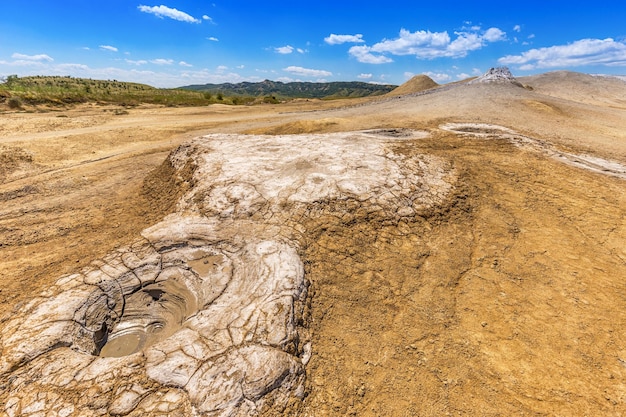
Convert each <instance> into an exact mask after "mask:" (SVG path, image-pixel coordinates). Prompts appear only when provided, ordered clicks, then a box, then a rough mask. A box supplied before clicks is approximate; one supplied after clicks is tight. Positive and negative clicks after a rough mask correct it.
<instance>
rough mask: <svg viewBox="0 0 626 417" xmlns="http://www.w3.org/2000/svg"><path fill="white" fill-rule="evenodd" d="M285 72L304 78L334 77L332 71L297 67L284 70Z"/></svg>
mask: <svg viewBox="0 0 626 417" xmlns="http://www.w3.org/2000/svg"><path fill="white" fill-rule="evenodd" d="M283 71H285V72H289V73H292V74H296V75H301V76H303V77H329V76H331V75H333V73H332V72H330V71H325V70H317V69H310V68H303V67H296V66H290V67H287V68H283Z"/></svg>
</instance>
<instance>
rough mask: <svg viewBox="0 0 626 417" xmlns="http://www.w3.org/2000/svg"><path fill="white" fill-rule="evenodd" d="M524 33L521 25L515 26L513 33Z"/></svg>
mask: <svg viewBox="0 0 626 417" xmlns="http://www.w3.org/2000/svg"><path fill="white" fill-rule="evenodd" d="M521 31H522V27H521V26H520V25H515V26H513V32H517V33H519V32H521Z"/></svg>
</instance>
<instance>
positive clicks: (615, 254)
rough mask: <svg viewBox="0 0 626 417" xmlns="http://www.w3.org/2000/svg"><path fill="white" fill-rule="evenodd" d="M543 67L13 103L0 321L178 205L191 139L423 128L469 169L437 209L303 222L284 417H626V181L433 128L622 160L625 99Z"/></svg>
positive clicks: (7, 119) (1, 146) (2, 224)
mask: <svg viewBox="0 0 626 417" xmlns="http://www.w3.org/2000/svg"><path fill="white" fill-rule="evenodd" d="M549 77H550V74H547V75H544V76H542V77H541V78H538V79H536V80H533V79H532V78H530V79H524V80H523V83H524V84H525V85H530V86H533V83H534V82H536V86H535V87H534V89H533V90H532V91H531V90H530V89H522V88H518V87H514V86H506V85H505V86H501V85H497V86H496V85H471V86H470V85H459V86H458V87H456V88H451V89H447V90H446V89H442V90H440V91H436V90H435V91H434V92H431V93H429V94H425V95H420V96H412V97H411V96H406V97H400V98H393V99H392V98H384V99H380V98H379V99H376V100H374V101H371V102H368V101H364V100H358V101H350V102H348V101H342V102H330V103H327V102H317V101H315V102H296V103H291V104H283V105H277V106H274V105H271V106H259V107H226V106H209V107H205V108H157V107H140V108H135V109H124V110H123V111H120V109H116V108H102V107H98V106H82V107H76V108H72V109H66V110H63V111H55V112H48V113H5V114H2V115H0V163H1V167H0V280H1V281H0V282H1V286H0V326H1V325H2V324H1V323H2V320H5V319H6V318H7V317H10V315H11V312H12V311H14V309H19V308H20V305H21V303H24V302H26V301H27V300H29V299H30V298H32V297H33V296H35V295H37V294H39V293H40V292H41V291H43V290H45V289H46V287H47V286H48V285H50V284H51V283H52V282H54V281H56V280H57V279H58V277H59V276H61V275H63V274H68V273H72V272H75V271H77V270H79V269H80V268H81V267H84V266H85V265H87V264H89V263H90V262H91V261H92V260H94V259H97V258H100V257H103V256H104V255H105V254H106V253H108V252H110V251H111V250H112V249H114V248H116V247H120V246H122V245H124V244H127V243H129V242H130V241H132V240H133V239H135V238H136V236H137V235H138V233H139V232H140V231H141V230H143V229H144V228H146V227H148V226H150V225H152V224H154V223H156V222H157V221H158V220H160V219H161V218H162V217H163V216H165V215H166V214H167V213H168V212H171V211H172V207H173V204H174V203H175V201H176V199H177V195H176V193H177V192H178V193H182V192H183V191H184V190H185V187H187V186H188V184H187V183H186V182H185V180H186V179H185V178H183V177H180V178H176V177H172V170H171V169H170V167H168V165H167V164H163V161H164V159H165V157H166V155H167V154H168V152H169V151H171V150H172V149H173V148H175V147H176V146H177V145H179V144H180V143H182V142H183V141H184V140H186V139H189V138H191V137H194V136H198V135H201V134H203V133H211V132H241V133H256V134H259V133H265V134H284V133H309V132H333V131H350V130H365V129H395V128H411V129H423V130H427V131H429V132H430V136H429V137H428V138H425V139H413V140H407V141H403V142H401V144H399V145H397V146H398V149H397V152H399V153H406V154H424V153H425V154H431V155H434V156H438V157H440V158H443V159H444V160H446V161H447V162H448V163H449V164H451V165H452V166H453V167H454V168H455V169H456V170H457V172H459V175H460V179H459V183H458V184H457V187H456V189H455V191H454V193H453V194H452V196H451V197H450V198H449V200H448V201H447V202H446V204H444V205H443V206H441V207H437V208H436V209H432V210H426V211H424V212H420V213H417V215H416V216H414V217H413V218H411V220H408V221H400V222H399V223H393V222H389V221H388V220H387V219H385V218H379V217H377V216H376V215H372V214H371V213H360V212H359V211H358V210H356V211H355V212H354V213H353V214H352V215H351V216H348V217H347V219H348V220H346V218H343V217H342V218H337V217H330V216H329V217H328V218H322V220H321V221H320V219H317V220H316V221H317V224H315V225H306V226H307V227H306V228H307V230H312V231H313V232H312V233H311V234H310V236H307V237H306V242H305V244H303V246H302V253H301V256H302V259H303V261H304V263H305V268H306V274H307V275H306V276H307V279H308V280H309V281H310V282H311V288H310V295H311V298H310V307H309V309H308V317H307V323H306V324H307V325H308V327H309V330H310V333H311V338H312V346H313V355H312V358H311V360H310V362H309V364H308V366H307V388H308V390H307V396H306V398H305V400H304V401H303V402H299V401H296V402H294V403H293V404H292V406H291V408H290V409H288V410H286V411H285V415H299V416H343V415H354V416H383V415H386V416H442V415H467V416H476V415H481V416H500V415H502V416H504V415H590V416H591V415H607V416H608V415H616V416H617V415H624V414H626V382H625V381H626V335H625V334H624V331H623V329H624V328H625V327H626V281H625V280H624V278H626V180H624V179H622V178H619V177H615V176H609V175H603V174H602V173H597V172H592V171H589V170H585V169H582V168H579V167H576V166H571V165H568V164H565V163H563V162H562V161H560V160H558V159H555V158H552V157H550V156H549V155H547V154H546V153H543V152H541V151H540V150H537V149H535V148H528V147H523V146H516V145H515V144H513V143H511V142H510V141H509V140H506V139H504V138H502V137H500V136H498V135H497V134H496V135H490V136H485V137H471V136H467V135H458V134H455V133H452V132H449V131H445V130H442V129H440V128H439V127H440V126H441V125H442V124H444V123H447V122H471V123H492V124H497V125H501V126H505V127H507V128H510V129H513V130H515V131H517V132H520V133H522V134H524V135H526V136H528V137H532V138H535V139H537V140H539V141H541V143H545V144H546V146H549V147H551V149H552V148H554V149H556V150H557V151H559V150H560V151H562V152H570V153H576V154H585V155H591V156H596V157H601V158H606V159H610V160H611V161H614V162H616V163H621V164H622V165H625V164H626V105H621V104H620V103H621V102H620V96H619V93H616V92H615V90H614V89H612V88H610V87H607V86H606V84H601V83H603V82H604V81H605V80H602V79H597V78H594V79H591V80H587V79H586V78H585V80H587V81H589V82H591V81H593V82H595V83H596V84H593V85H592V86H591V87H593V91H594V99H593V100H582V99H579V97H578V96H576V95H573V94H571V93H568V91H569V90H570V88H571V84H570V83H571V81H568V83H567V84H564V87H562V89H561V90H560V89H559V80H560V79H562V78H563V76H562V74H556V75H554V76H553V77H552V78H551V79H549ZM550 80H552V81H550ZM611 82H612V81H611ZM547 86H549V88H548V87H547ZM591 87H589V86H587V87H585V88H591ZM581 88H582V87H581ZM542 91H545V93H543V92H542ZM621 97H623V95H622V96H621ZM168 190H177V191H174V192H171V191H169V192H168ZM3 318H4V319H3ZM0 337H1V335H0ZM0 405H1V403H0Z"/></svg>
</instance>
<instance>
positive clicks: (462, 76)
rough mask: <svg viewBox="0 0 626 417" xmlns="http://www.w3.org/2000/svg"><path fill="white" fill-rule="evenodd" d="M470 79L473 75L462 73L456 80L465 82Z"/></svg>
mask: <svg viewBox="0 0 626 417" xmlns="http://www.w3.org/2000/svg"><path fill="white" fill-rule="evenodd" d="M469 77H471V75H469V74H467V73H465V72H462V73H460V74H457V75H456V79H457V80H464V79H466V78H469Z"/></svg>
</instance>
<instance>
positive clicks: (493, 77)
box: [468, 67, 522, 87]
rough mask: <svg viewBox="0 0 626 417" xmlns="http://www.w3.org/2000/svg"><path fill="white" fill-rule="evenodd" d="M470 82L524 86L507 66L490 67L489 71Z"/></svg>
mask: <svg viewBox="0 0 626 417" xmlns="http://www.w3.org/2000/svg"><path fill="white" fill-rule="evenodd" d="M468 84H513V85H516V86H518V87H522V84H521V83H520V82H519V81H517V79H516V78H515V77H514V76H513V74H511V71H510V70H509V69H508V68H507V67H496V68H490V69H489V71H487V72H486V73H484V74H483V75H481V76H480V77H478V78H476V79H474V80H472V81H470V82H469V83H468Z"/></svg>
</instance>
